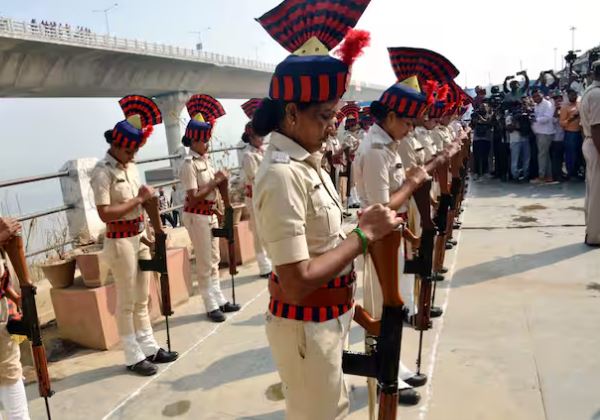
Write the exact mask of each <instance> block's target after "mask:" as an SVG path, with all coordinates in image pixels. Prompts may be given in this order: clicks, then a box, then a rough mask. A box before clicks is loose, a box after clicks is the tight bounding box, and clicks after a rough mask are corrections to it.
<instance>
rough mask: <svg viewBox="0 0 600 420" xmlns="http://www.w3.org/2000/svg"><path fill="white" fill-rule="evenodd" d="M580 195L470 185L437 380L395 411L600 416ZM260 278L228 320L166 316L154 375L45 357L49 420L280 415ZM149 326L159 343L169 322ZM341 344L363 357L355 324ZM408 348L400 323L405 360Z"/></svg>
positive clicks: (413, 415)
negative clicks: (167, 347) (171, 356)
mask: <svg viewBox="0 0 600 420" xmlns="http://www.w3.org/2000/svg"><path fill="white" fill-rule="evenodd" d="M583 191H584V189H583V185H582V184H563V185H557V186H536V187H534V186H530V185H513V184H499V183H497V182H496V181H481V182H479V183H472V188H471V191H470V195H469V197H468V199H467V201H466V203H465V207H466V210H465V212H464V214H463V218H462V219H463V222H464V223H463V229H462V230H461V231H459V232H458V240H459V245H458V247H457V249H455V250H453V251H451V252H449V253H448V255H447V258H448V259H447V262H446V265H447V266H448V267H449V268H450V269H451V271H450V273H449V274H448V276H447V277H448V278H450V277H451V281H445V282H443V283H441V284H440V286H441V287H440V288H439V289H438V295H437V302H438V304H442V305H443V306H444V308H445V315H444V317H443V318H441V319H438V320H436V321H434V329H433V330H431V331H429V332H427V333H426V334H425V338H424V352H423V360H424V363H423V370H424V372H426V373H427V374H428V375H429V377H430V378H433V380H431V381H430V383H429V384H428V385H426V386H425V387H423V388H421V389H420V391H421V394H422V401H421V403H420V404H419V405H418V406H416V407H412V408H405V407H401V408H400V410H399V417H401V418H402V419H411V420H412V419H440V420H447V419H460V420H463V419H466V420H470V419H502V420H505V419H528V420H529V419H532V420H537V419H551V420H563V419H565V420H566V419H568V420H571V419H582V420H583V419H594V420H599V419H600V358H599V357H598V350H599V349H600V334H598V331H600V329H599V327H598V326H599V325H600V323H599V321H600V300H599V298H600V264H599V262H600V259H599V257H600V250H598V249H592V248H587V247H585V246H584V245H582V242H583V233H584V228H583V227H582V226H581V225H582V224H583V212H582V205H583ZM256 272H257V270H256V267H255V266H254V265H250V266H246V267H244V268H243V270H242V272H241V274H240V276H239V277H238V278H237V282H236V294H237V296H238V300H239V301H240V302H242V303H243V304H244V307H243V309H242V311H240V312H238V313H237V314H235V315H233V316H231V317H229V319H228V320H227V322H225V323H223V324H212V323H209V322H208V321H207V320H206V318H205V316H204V315H203V307H202V303H201V299H200V298H199V297H198V296H194V297H193V298H192V299H191V300H190V301H189V302H188V303H187V304H185V305H182V306H180V307H177V308H176V309H175V312H176V314H175V316H174V317H173V319H172V320H171V326H172V331H171V335H172V343H173V347H174V348H175V349H176V350H178V351H179V352H180V353H181V356H180V358H179V360H178V361H176V362H175V363H173V364H171V365H168V366H162V367H161V369H160V372H159V374H157V375H156V376H154V377H151V378H140V377H136V376H133V375H130V374H128V373H127V372H126V371H125V369H124V367H123V366H122V357H121V353H120V351H119V349H114V350H111V351H106V352H92V351H80V352H77V353H76V354H75V355H73V356H71V357H69V358H67V359H64V360H62V361H60V362H57V363H53V364H52V365H51V374H52V377H53V379H54V382H53V387H54V389H55V390H56V395H55V396H54V397H52V399H51V400H50V405H51V407H52V410H53V414H54V418H55V419H60V420H62V419H65V420H68V419H155V418H156V419H158V418H178V419H257V420H276V419H283V417H284V402H283V401H282V396H281V392H280V390H279V389H278V387H277V386H276V384H277V383H278V382H279V378H278V375H277V372H276V370H275V368H274V365H273V362H272V360H271V355H270V351H269V347H268V344H267V341H266V337H265V334H264V327H263V319H264V312H265V309H266V306H267V300H268V293H267V291H266V280H264V279H260V278H258V277H257V276H255V275H254V273H256ZM226 277H227V274H226V273H224V274H223V278H224V279H226ZM359 279H360V276H359ZM223 284H224V286H225V285H227V286H229V281H228V280H224V283H223ZM225 293H226V294H228V293H229V289H227V290H226V292H225ZM359 293H360V290H359ZM156 332H157V337H158V339H159V341H160V342H161V343H164V341H165V332H164V324H159V325H158V326H157V328H156ZM349 341H350V345H351V347H352V348H353V349H356V350H359V349H361V347H362V331H361V329H360V327H358V326H357V325H354V326H353V328H352V330H351V334H350V340H349ZM417 344H418V334H417V333H416V332H415V331H409V330H406V329H405V332H404V334H403V345H402V359H403V360H404V362H405V363H406V364H407V365H408V366H414V361H415V359H416V353H417ZM347 380H348V383H349V385H350V386H351V398H352V400H351V403H352V412H351V414H350V416H349V418H350V419H367V418H368V413H367V412H368V410H367V394H366V385H365V382H366V381H365V379H364V378H357V377H347ZM27 391H28V396H29V399H30V409H31V414H32V418H33V419H43V418H44V417H45V414H44V407H43V401H42V400H40V398H38V397H37V395H36V393H37V388H36V386H35V385H30V386H28V389H27Z"/></svg>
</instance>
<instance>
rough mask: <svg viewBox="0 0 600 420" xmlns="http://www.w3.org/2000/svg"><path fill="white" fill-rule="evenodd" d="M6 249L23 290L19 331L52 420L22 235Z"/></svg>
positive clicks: (44, 365)
mask: <svg viewBox="0 0 600 420" xmlns="http://www.w3.org/2000/svg"><path fill="white" fill-rule="evenodd" d="M4 249H5V251H6V253H7V254H8V258H9V259H10V261H11V263H12V265H13V268H14V270H15V274H16V275H17V278H18V279H19V286H20V288H21V299H22V310H23V319H22V320H21V321H16V322H18V323H21V325H20V326H17V329H19V330H22V331H25V332H26V335H27V338H28V339H29V341H30V342H31V351H32V353H33V362H34V365H35V372H36V375H37V379H38V389H39V392H40V396H41V397H42V398H44V401H45V403H46V414H47V416H48V420H50V419H51V415H50V406H49V404H48V398H49V397H51V396H52V395H53V394H54V391H52V387H51V383H50V374H49V372H48V359H47V357H46V350H45V349H44V343H43V342H42V333H41V329H40V321H39V318H38V314H37V306H36V303H35V294H36V288H35V286H34V285H33V283H31V279H30V277H29V270H28V268H27V261H26V259H25V247H24V246H23V238H22V237H21V236H20V235H19V236H15V237H13V238H12V239H10V240H9V241H8V243H7V244H6V246H5V247H4Z"/></svg>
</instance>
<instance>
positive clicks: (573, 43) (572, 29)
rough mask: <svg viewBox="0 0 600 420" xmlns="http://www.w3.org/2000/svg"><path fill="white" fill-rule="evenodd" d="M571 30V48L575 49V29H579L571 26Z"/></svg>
mask: <svg viewBox="0 0 600 420" xmlns="http://www.w3.org/2000/svg"><path fill="white" fill-rule="evenodd" d="M569 30H570V31H571V50H573V51H575V31H576V30H577V28H576V27H574V26H571V27H570V28H569Z"/></svg>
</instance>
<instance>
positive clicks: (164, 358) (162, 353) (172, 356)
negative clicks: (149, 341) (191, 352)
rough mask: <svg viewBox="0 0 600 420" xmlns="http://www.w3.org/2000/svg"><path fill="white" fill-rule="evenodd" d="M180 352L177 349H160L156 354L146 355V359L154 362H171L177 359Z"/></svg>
mask: <svg viewBox="0 0 600 420" xmlns="http://www.w3.org/2000/svg"><path fill="white" fill-rule="evenodd" d="M178 357H179V353H177V352H176V351H166V350H165V349H158V351H157V352H156V354H155V355H153V356H148V357H146V360H147V361H149V362H152V363H171V362H174V361H175V360H177V358H178Z"/></svg>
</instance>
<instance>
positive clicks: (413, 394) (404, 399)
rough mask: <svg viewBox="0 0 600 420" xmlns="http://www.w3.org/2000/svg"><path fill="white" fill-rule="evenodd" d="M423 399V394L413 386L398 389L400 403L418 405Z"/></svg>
mask: <svg viewBox="0 0 600 420" xmlns="http://www.w3.org/2000/svg"><path fill="white" fill-rule="evenodd" d="M419 401H421V394H419V392H418V391H415V390H414V389H412V388H405V389H399V390H398V404H400V405H417V404H419Z"/></svg>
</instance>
